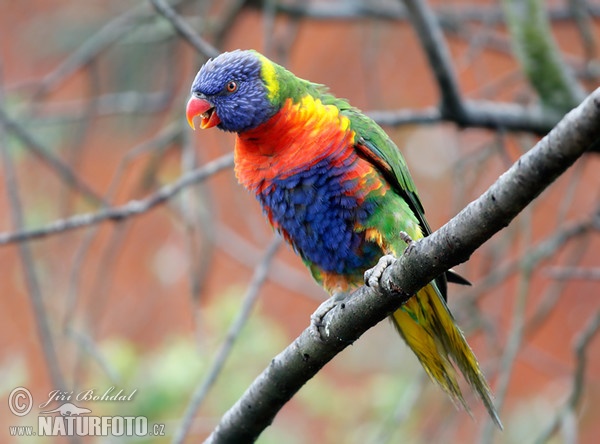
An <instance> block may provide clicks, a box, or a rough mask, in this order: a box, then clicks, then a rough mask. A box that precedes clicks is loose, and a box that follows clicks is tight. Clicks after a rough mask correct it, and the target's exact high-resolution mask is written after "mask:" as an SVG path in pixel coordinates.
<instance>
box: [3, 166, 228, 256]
mask: <svg viewBox="0 0 600 444" xmlns="http://www.w3.org/2000/svg"><path fill="white" fill-rule="evenodd" d="M232 165H233V155H232V154H226V155H224V156H222V157H219V158H218V159H216V160H213V161H212V162H209V163H207V164H206V165H204V166H202V167H201V168H198V169H197V170H194V171H192V172H190V173H188V174H184V175H183V176H181V177H180V178H179V179H178V180H177V181H175V182H173V183H170V184H168V185H165V186H163V187H161V188H160V189H159V190H158V191H156V192H155V193H153V194H151V195H150V196H148V197H146V198H144V199H142V200H132V201H130V202H128V203H126V204H124V205H121V206H118V207H110V208H106V209H103V210H100V211H98V212H96V213H86V214H78V215H75V216H71V217H69V218H66V219H59V220H56V221H54V222H51V223H49V224H48V225H46V226H44V227H40V228H33V229H25V230H21V231H16V232H12V233H0V245H5V244H9V243H14V242H22V241H24V240H32V239H39V238H42V237H45V236H49V235H53V234H57V233H64V232H65V231H70V230H76V229H79V228H83V227H87V226H90V225H94V224H97V223H100V222H104V221H107V220H112V221H114V222H119V221H122V220H123V219H126V218H129V217H133V216H139V215H140V214H143V213H146V212H147V211H149V210H151V209H153V208H154V207H156V206H157V205H160V204H162V203H164V202H165V201H167V200H168V199H171V198H172V197H173V196H175V195H176V194H177V193H179V192H180V191H181V190H183V189H184V188H186V187H188V186H191V185H193V184H195V183H198V182H201V181H203V180H205V179H207V178H208V177H210V176H212V175H213V174H215V173H217V172H219V171H221V170H224V169H226V168H231V166H232Z"/></svg>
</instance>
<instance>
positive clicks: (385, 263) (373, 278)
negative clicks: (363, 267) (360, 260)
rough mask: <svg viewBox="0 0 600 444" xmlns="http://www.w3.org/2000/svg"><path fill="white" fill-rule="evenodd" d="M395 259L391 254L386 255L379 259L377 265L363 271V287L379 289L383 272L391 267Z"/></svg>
mask: <svg viewBox="0 0 600 444" xmlns="http://www.w3.org/2000/svg"><path fill="white" fill-rule="evenodd" d="M395 260H396V258H395V257H394V256H392V255H391V254H386V255H385V256H382V257H380V258H379V261H378V262H377V265H375V266H374V267H373V268H370V269H368V270H367V271H365V285H366V286H368V287H371V288H373V289H375V290H378V289H379V282H380V280H381V276H383V272H384V271H385V269H386V268H387V267H389V266H390V265H392V264H393V263H394V261H395Z"/></svg>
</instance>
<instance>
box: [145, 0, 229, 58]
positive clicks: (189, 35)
mask: <svg viewBox="0 0 600 444" xmlns="http://www.w3.org/2000/svg"><path fill="white" fill-rule="evenodd" d="M151 2H152V5H153V6H154V8H155V9H156V11H157V12H158V13H159V14H161V15H162V16H163V17H164V18H166V19H167V20H168V21H169V22H170V23H171V25H173V28H175V30H176V31H177V33H178V34H179V35H180V36H181V37H183V39H184V40H186V41H187V42H188V43H190V44H191V45H192V46H193V47H194V48H195V49H196V51H198V52H199V53H200V54H203V55H205V56H206V57H207V58H210V57H216V56H218V55H219V53H220V51H219V50H218V49H216V48H215V47H214V46H212V45H211V44H210V43H208V42H207V41H206V40H204V39H203V38H202V37H200V36H199V35H198V34H196V32H195V31H194V29H193V28H192V27H191V26H190V25H188V23H187V22H186V21H185V20H184V19H183V18H182V17H181V16H180V15H179V14H177V12H176V11H175V10H174V9H173V8H172V7H171V6H170V5H168V4H167V3H166V2H164V1H163V0H151Z"/></svg>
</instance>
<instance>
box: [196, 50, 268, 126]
mask: <svg viewBox="0 0 600 444" xmlns="http://www.w3.org/2000/svg"><path fill="white" fill-rule="evenodd" d="M265 64H269V66H265ZM273 65H274V64H272V62H270V61H269V60H268V59H266V58H265V57H264V56H262V55H260V54H259V53H257V52H256V51H252V50H248V51H241V50H236V51H232V52H225V53H223V54H221V55H219V56H218V57H215V58H214V59H210V60H209V61H208V62H206V63H205V64H204V65H203V66H202V68H201V69H200V71H199V72H198V74H197V75H196V78H195V79H194V83H193V84H192V97H191V98H190V100H189V101H188V104H187V110H186V114H187V119H188V122H189V123H190V126H191V127H192V128H195V122H194V121H195V119H196V118H197V117H199V116H200V117H201V120H200V127H201V128H203V129H204V128H211V127H213V126H217V127H218V128H220V129H222V130H225V131H233V132H237V133H239V132H243V131H246V130H249V129H252V128H255V127H257V126H258V125H260V124H261V123H263V122H266V121H267V120H268V119H269V118H270V117H271V116H273V115H274V114H275V113H276V112H277V106H275V105H274V104H273V101H272V100H271V98H272V94H271V93H272V85H271V88H270V85H269V81H271V82H276V79H275V78H274V69H275V68H273ZM265 75H266V76H267V77H269V75H270V76H271V77H272V78H271V79H269V78H265ZM270 89H271V90H270Z"/></svg>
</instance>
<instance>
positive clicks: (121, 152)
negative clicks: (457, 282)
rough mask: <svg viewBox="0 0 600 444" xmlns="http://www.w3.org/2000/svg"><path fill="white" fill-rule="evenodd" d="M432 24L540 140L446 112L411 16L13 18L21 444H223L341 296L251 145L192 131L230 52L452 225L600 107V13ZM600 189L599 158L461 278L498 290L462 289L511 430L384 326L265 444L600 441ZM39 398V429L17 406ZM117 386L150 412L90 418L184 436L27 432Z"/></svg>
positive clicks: (115, 4)
mask: <svg viewBox="0 0 600 444" xmlns="http://www.w3.org/2000/svg"><path fill="white" fill-rule="evenodd" d="M409 3H417V4H420V3H421V2H409ZM421 5H423V4H421ZM429 5H430V7H431V8H432V10H433V13H434V14H435V16H436V17H437V19H438V21H437V23H438V24H439V26H440V27H441V29H442V30H443V37H444V39H443V40H442V42H441V43H442V44H443V45H444V46H443V48H441V49H447V50H448V51H449V52H448V54H449V55H450V61H451V65H450V67H451V68H452V70H453V71H452V72H451V74H450V77H452V76H455V77H454V78H455V79H456V81H457V85H458V89H459V91H460V93H461V96H462V98H463V99H464V100H468V101H482V100H485V101H488V102H489V103H491V105H493V106H496V105H498V104H499V103H504V102H510V103H512V104H513V105H514V106H515V108H518V109H519V110H521V111H523V112H524V115H525V116H528V115H529V114H528V113H529V112H530V111H531V113H533V112H534V111H533V110H535V112H536V113H537V114H532V115H535V116H537V117H536V118H532V120H531V122H530V121H529V120H527V119H526V118H523V119H522V120H520V122H521V123H522V124H521V125H520V127H519V128H518V131H514V129H515V128H516V126H515V125H514V122H513V124H512V126H511V124H508V123H507V125H506V126H504V125H502V124H500V125H499V126H500V128H499V129H486V128H480V127H477V125H474V124H472V123H471V122H469V121H462V122H460V121H459V120H460V119H458V118H457V116H456V115H453V113H452V112H451V110H450V112H442V113H440V112H439V108H438V106H439V105H440V103H442V99H441V97H442V95H441V94H440V89H439V87H438V83H437V82H436V77H435V76H434V69H433V67H432V65H431V64H430V63H429V62H428V58H427V55H426V53H425V52H424V49H423V46H422V43H421V41H422V36H420V35H418V34H417V33H416V32H415V30H414V28H413V26H412V25H411V23H410V21H409V19H408V15H407V12H406V9H405V7H404V4H403V2H401V1H395V0H378V1H365V2H361V1H357V0H331V1H317V0H314V1H310V2H303V1H299V0H265V1H264V2H260V1H250V0H246V1H244V0H224V1H208V0H180V1H174V2H166V1H162V0H155V1H153V2H149V1H133V0H130V1H127V2H123V1H117V0H102V1H100V0H88V1H85V2H79V1H73V0H45V1H41V0H40V1H35V0H23V1H19V2H16V1H9V0H0V91H1V92H0V152H1V153H2V157H1V159H0V160H1V162H0V164H1V169H0V233H1V234H0V273H1V274H0V301H1V307H2V308H1V309H0V394H1V396H2V407H0V412H1V413H0V436H1V437H2V438H1V439H0V440H1V441H2V442H23V443H25V442H26V443H29V442H53V440H56V442H127V441H134V442H171V441H172V440H175V441H176V442H183V441H185V442H198V441H200V440H202V439H203V438H205V437H206V436H207V435H208V434H209V433H210V431H211V430H212V428H213V427H214V426H215V425H216V424H217V422H218V420H219V418H220V417H221V415H222V414H223V413H224V412H225V411H226V410H227V409H228V408H229V407H230V406H231V405H232V404H233V403H234V402H235V400H236V399H237V398H238V397H239V396H240V395H241V394H242V393H243V391H244V390H245V388H246V387H247V386H248V384H249V383H250V382H251V381H252V380H253V379H254V377H255V376H256V375H257V374H258V373H259V372H260V371H261V370H262V369H263V368H265V367H266V366H267V365H268V364H269V362H270V359H271V358H272V357H273V356H275V355H276V354H277V353H279V352H280V351H281V350H282V349H283V348H284V347H285V346H286V345H287V344H288V343H290V342H291V341H292V340H293V339H294V338H295V337H296V336H297V335H298V334H299V333H300V332H301V331H302V330H303V329H304V328H306V327H307V325H308V322H309V316H310V314H311V313H312V312H313V311H314V310H315V309H316V307H317V306H318V304H319V303H320V302H321V301H322V300H323V299H324V297H325V294H324V292H323V291H322V290H321V289H320V288H319V287H318V286H317V285H316V284H314V283H313V282H312V280H311V278H310V276H309V274H308V272H307V271H306V270H305V269H304V268H303V266H302V264H301V262H300V260H299V259H298V258H297V257H296V256H295V255H294V254H293V252H291V250H290V249H289V248H288V247H287V246H285V245H281V246H278V244H277V243H276V241H274V240H273V239H274V235H273V233H272V231H271V229H270V228H269V227H268V226H267V223H266V222H265V220H264V219H263V217H262V215H261V212H260V209H259V207H258V204H257V203H256V202H255V201H254V198H253V197H252V196H250V195H249V194H248V193H247V192H246V191H245V190H243V189H242V188H241V187H240V186H239V185H238V184H237V183H236V180H235V177H234V174H233V170H232V168H231V165H232V160H231V157H230V153H231V152H232V148H233V136H232V135H231V134H225V133H222V132H220V131H217V130H216V129H214V130H209V131H198V132H195V133H193V132H192V131H191V129H190V128H189V127H188V126H187V123H186V122H185V117H184V109H185V103H186V101H187V98H188V94H189V88H190V85H191V82H192V80H193V78H194V76H195V74H196V72H197V70H198V69H199V67H200V66H201V64H202V63H203V62H204V61H205V60H206V59H207V56H208V55H210V54H212V51H213V48H216V51H224V50H232V49H236V48H244V49H246V48H255V49H257V50H259V51H261V52H263V53H264V54H266V55H267V56H268V57H270V58H272V59H273V60H275V61H277V62H279V63H280V64H283V65H285V66H286V67H288V68H289V69H290V70H292V71H293V72H294V73H295V74H297V75H298V76H300V77H303V78H307V79H310V80H312V81H314V82H319V83H324V84H326V85H328V86H329V87H330V88H331V91H332V92H333V93H334V94H335V95H337V96H341V97H345V98H348V99H349V100H350V101H351V103H352V104H353V105H355V106H357V107H359V108H361V109H362V110H364V111H365V112H368V113H370V115H372V116H373V117H374V118H376V119H377V120H378V121H379V122H381V123H382V124H384V128H385V129H386V131H387V132H388V133H389V134H390V136H391V137H392V139H393V140H394V141H395V142H396V144H397V145H398V146H399V147H400V149H401V150H402V152H403V153H404V156H405V157H406V160H407V162H408V164H409V167H410V169H411V172H412V174H413V178H414V180H415V182H416V184H417V187H418V189H419V193H420V196H421V200H422V201H423V204H424V206H425V208H426V211H427V217H428V220H429V222H430V225H431V226H432V228H433V229H436V228H439V227H440V226H441V225H443V224H444V223H445V222H447V221H448V220H449V219H450V218H451V217H453V216H454V215H455V214H456V213H457V212H458V211H460V210H461V209H462V208H463V207H464V206H465V205H466V204H467V203H469V202H470V201H471V200H473V199H475V198H477V197H478V196H479V195H480V194H481V193H482V192H483V191H485V190H486V189H487V187H488V186H490V185H491V184H492V183H493V182H494V181H495V179H496V178H497V177H498V176H499V175H500V174H501V173H502V172H503V171H505V170H506V169H507V168H508V167H509V166H510V165H511V164H512V163H513V162H514V161H516V160H517V159H518V157H519V156H520V155H522V154H523V153H524V152H526V151H527V150H528V149H530V148H531V147H532V146H534V145H535V143H536V141H537V140H539V138H540V137H541V136H542V135H544V134H545V133H546V132H547V131H549V129H551V128H552V126H553V125H554V124H555V123H556V122H557V121H558V120H559V119H560V116H561V115H563V114H564V113H565V112H566V111H568V110H569V109H570V108H572V107H573V106H575V105H576V104H577V103H578V102H579V101H580V100H581V98H582V97H584V96H585V94H586V92H590V91H592V90H593V89H595V87H596V85H598V79H599V78H600V63H599V53H598V45H599V42H600V39H599V36H600V4H599V3H598V2H592V1H585V0H569V1H567V0H564V1H548V2H543V1H541V0H529V1H516V0H514V1H509V0H506V1H505V2H495V1H489V2H481V1H478V2H475V1H445V2H432V3H430V4H429ZM507 18H508V19H509V20H508V23H507ZM438 43H439V42H438ZM211 45H212V46H211ZM445 45H447V46H445ZM438 49H440V48H438ZM438 68H439V67H438ZM446 68H447V67H446ZM446 74H448V71H446ZM442 92H443V93H444V94H445V93H446V92H447V91H442ZM442 108H443V107H442ZM446 111H448V110H446ZM540 116H541V117H540ZM517 120H519V119H517ZM457 122H458V123H460V125H457ZM517 126H519V125H517ZM599 171H600V156H599V155H598V154H597V153H590V154H588V155H586V156H584V157H583V158H582V159H580V160H579V161H578V162H577V163H576V164H575V165H574V166H573V167H572V168H571V169H570V170H569V171H568V172H567V174H565V175H564V176H562V177H560V178H559V179H558V180H557V182H556V183H555V184H553V185H552V186H551V187H550V188H549V189H548V190H547V191H546V192H544V193H543V194H542V195H541V196H540V197H539V198H538V199H537V200H536V201H535V202H534V203H533V204H532V205H531V206H530V207H528V208H527V209H526V210H525V211H524V212H523V213H522V214H521V215H519V217H518V218H517V219H516V220H515V221H514V222H513V223H511V224H510V226H509V227H507V228H506V229H505V230H503V231H502V232H500V233H499V234H497V235H496V236H494V237H493V238H492V239H491V240H490V241H489V242H488V243H486V244H485V245H484V246H483V247H482V248H481V249H479V250H478V251H477V252H476V253H475V254H474V255H473V257H472V258H471V259H470V260H469V261H468V262H467V263H465V264H463V265H461V266H459V267H458V268H457V270H458V271H459V272H460V273H461V274H462V275H463V276H465V277H467V278H468V279H469V280H470V281H471V282H472V283H473V286H472V287H470V288H464V287H456V286H452V287H451V288H450V289H449V293H450V307H451V310H452V311H453V313H454V315H455V317H456V318H457V321H458V324H459V325H460V326H461V327H462V328H463V330H464V331H465V332H466V334H467V335H468V340H469V342H470V344H471V346H472V347H473V348H474V350H475V353H476V355H477V356H478V358H479V360H480V363H481V364H482V366H483V368H484V369H485V372H486V375H487V376H488V379H489V380H490V382H491V385H492V387H493V390H494V392H495V393H496V396H497V405H498V407H499V409H500V416H501V418H502V420H503V422H504V425H505V430H504V432H498V431H497V430H495V429H494V428H493V427H492V425H491V424H490V423H489V421H488V418H487V415H486V412H485V411H484V410H483V409H482V408H481V406H480V405H479V402H478V401H477V399H475V398H473V396H472V395H471V394H469V396H468V400H469V402H470V404H471V405H472V406H473V417H472V418H471V417H469V415H468V414H467V413H465V412H463V411H458V410H456V409H455V407H454V406H453V405H452V404H451V402H450V401H449V400H448V399H447V398H446V396H445V395H444V394H443V393H442V392H441V391H440V390H439V389H438V388H437V387H435V386H434V385H433V384H431V383H430V382H429V380H428V379H427V377H426V376H425V374H424V372H423V370H422V369H421V367H420V365H419V364H418V363H417V361H416V359H415V357H414V356H413V355H412V353H410V352H409V351H408V349H407V348H406V346H405V345H404V344H403V342H402V341H401V339H400V338H398V337H397V335H396V334H395V332H394V330H393V328H392V326H391V324H389V323H387V322H383V323H381V324H380V325H378V326H376V327H375V328H373V329H372V330H370V331H369V332H368V333H367V334H365V335H364V337H363V338H361V339H360V340H359V341H358V342H357V343H356V344H354V345H353V346H352V347H350V348H348V349H347V350H345V351H344V352H343V353H342V354H340V355H339V356H338V357H336V359H334V360H333V361H332V362H331V363H330V364H329V365H328V366H326V367H325V369H324V370H323V371H322V372H320V373H319V374H318V375H317V376H316V377H315V378H314V379H313V380H311V381H310V382H309V383H308V384H307V385H306V386H305V387H304V388H303V389H302V390H301V391H300V392H299V393H298V395H297V396H296V397H294V399H293V400H292V401H291V402H290V403H289V404H288V405H286V406H285V408H284V409H283V410H282V412H281V413H280V414H279V415H278V416H277V418H276V419H275V421H274V424H273V425H272V426H271V427H270V428H268V429H267V430H266V431H265V432H264V433H263V435H262V436H261V437H260V439H259V442H260V443H290V444H296V443H297V444H300V443H309V442H323V443H374V444H375V443H395V442H406V443H427V442H489V443H492V442H494V443H523V442H556V443H559V442H568V443H575V442H581V443H591V442H596V440H597V436H598V435H599V434H600V422H599V421H598V413H597V412H598V409H599V408H600V338H598V337H597V336H599V335H598V334H597V330H598V328H599V324H600V317H599V313H600V255H599V253H598V251H600V236H599V229H600V222H599V219H600V173H599ZM82 215H84V216H82ZM274 242H275V243H274ZM265 270H266V273H264V271H265ZM19 386H22V387H26V388H27V389H28V390H29V391H30V392H31V394H32V397H33V400H34V403H33V408H32V411H31V412H30V413H29V414H28V415H25V416H22V417H19V416H15V415H14V414H12V413H11V412H10V411H9V410H8V408H7V400H8V398H9V395H10V393H11V391H12V390H13V389H14V388H15V387H19ZM110 387H114V388H115V392H117V391H118V390H120V389H122V390H123V392H124V393H126V394H131V393H132V392H135V393H134V395H133V396H132V399H131V401H126V402H125V401H123V402H108V401H95V402H94V401H89V402H75V404H76V405H78V406H80V407H85V408H88V409H90V410H92V412H93V414H94V415H108V416H115V415H122V416H139V415H141V416H146V417H147V418H148V422H149V423H150V424H153V423H160V424H164V425H165V429H164V431H165V436H163V437H152V438H151V437H146V438H143V439H141V438H135V439H128V438H126V437H121V438H110V437H108V438H101V437H97V438H90V437H80V438H73V439H59V438H50V437H20V438H18V437H11V436H10V431H9V426H15V425H25V426H31V425H36V424H37V417H38V415H39V412H40V411H41V410H44V409H42V408H39V404H41V403H42V402H45V401H46V400H48V396H49V393H50V392H51V391H52V390H58V389H64V390H66V391H67V392H73V393H74V394H77V393H80V392H81V391H86V390H90V389H94V390H96V392H97V393H98V394H101V393H104V392H105V391H106V390H108V389H109V388H110ZM73 400H74V398H73V399H72V401H73ZM61 403H62V402H58V400H57V401H56V402H53V403H50V404H49V408H55V407H57V406H59V405H61ZM46 410H47V409H46ZM184 417H187V418H190V419H191V422H189V423H186V422H185V421H184V420H183V418H184ZM185 424H187V425H185Z"/></svg>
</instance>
